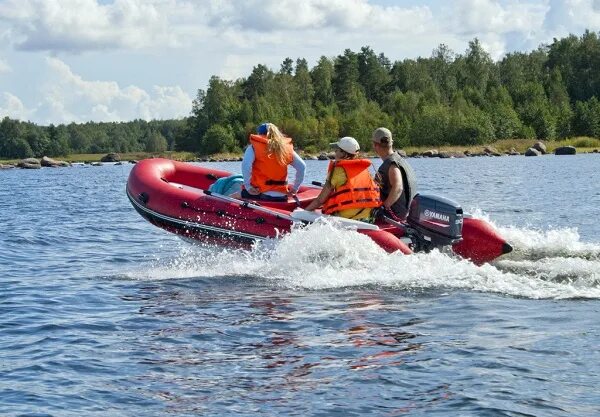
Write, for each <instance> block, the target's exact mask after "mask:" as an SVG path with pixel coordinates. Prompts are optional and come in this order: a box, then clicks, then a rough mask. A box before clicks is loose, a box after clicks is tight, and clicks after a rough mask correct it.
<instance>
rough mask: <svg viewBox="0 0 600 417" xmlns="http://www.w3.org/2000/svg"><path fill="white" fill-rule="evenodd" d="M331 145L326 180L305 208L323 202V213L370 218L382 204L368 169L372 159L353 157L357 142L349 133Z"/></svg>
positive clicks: (318, 205)
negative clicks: (315, 196) (373, 211)
mask: <svg viewBox="0 0 600 417" xmlns="http://www.w3.org/2000/svg"><path fill="white" fill-rule="evenodd" d="M330 145H331V146H332V147H333V148H334V149H335V161H330V162H329V167H328V169H327V181H326V182H325V185H324V186H323V189H322V190H321V193H320V194H319V195H318V197H317V198H315V199H314V200H313V201H312V202H311V203H310V204H309V205H308V206H307V207H306V210H314V209H316V208H318V207H320V206H321V205H322V206H323V208H322V212H323V213H324V214H331V215H334V216H340V217H345V218H347V219H355V220H366V221H368V220H370V219H371V212H372V209H373V208H375V207H380V206H381V200H380V197H379V194H380V192H379V187H378V185H377V183H376V182H375V181H374V180H373V178H371V174H370V172H369V168H370V167H371V161H369V160H368V159H359V158H356V157H357V155H358V151H359V149H360V146H359V145H358V142H357V141H356V139H354V138H352V137H349V136H346V137H343V138H341V139H340V140H339V141H337V142H335V143H331V144H330Z"/></svg>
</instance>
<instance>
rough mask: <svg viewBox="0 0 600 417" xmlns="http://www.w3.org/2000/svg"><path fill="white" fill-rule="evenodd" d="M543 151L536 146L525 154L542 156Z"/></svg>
mask: <svg viewBox="0 0 600 417" xmlns="http://www.w3.org/2000/svg"><path fill="white" fill-rule="evenodd" d="M541 154H542V153H541V152H540V151H538V150H537V149H535V148H529V149H527V150H526V151H525V156H540V155H541Z"/></svg>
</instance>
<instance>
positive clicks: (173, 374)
mask: <svg viewBox="0 0 600 417" xmlns="http://www.w3.org/2000/svg"><path fill="white" fill-rule="evenodd" d="M214 289H215V290H216V289H218V287H216V288H214ZM214 295H215V294H211V290H210V289H208V291H207V288H206V287H204V288H203V286H199V285H198V283H197V282H194V281H193V280H186V282H178V284H177V287H176V288H173V286H172V285H169V284H168V283H166V284H164V283H161V285H142V286H140V287H138V293H136V294H129V295H127V296H124V297H122V299H123V300H124V301H126V302H133V303H135V304H139V309H138V317H137V318H136V320H135V321H136V322H140V321H142V322H144V323H145V327H146V328H148V330H147V332H146V333H145V334H144V337H143V338H142V339H140V340H139V341H138V342H137V344H136V347H137V348H138V349H139V350H140V351H143V354H142V355H141V356H140V357H139V358H138V364H139V365H140V366H143V368H144V369H146V371H145V373H144V374H143V375H140V376H139V381H140V383H141V382H142V381H144V383H145V384H147V385H148V388H149V389H148V390H147V395H149V396H151V397H152V398H154V399H160V400H161V401H164V402H166V403H168V409H169V410H170V411H171V412H175V411H177V412H184V411H185V412H192V411H201V410H206V409H214V406H215V405H216V404H221V405H224V406H233V404H232V403H229V402H228V401H227V400H226V398H227V397H231V394H232V393H235V396H236V397H238V398H239V396H242V397H244V398H246V399H248V400H249V401H251V402H254V401H256V402H257V403H258V402H260V401H263V400H265V399H267V398H270V399H273V398H277V396H278V395H279V394H281V393H282V392H304V393H308V392H311V393H315V392H321V391H323V390H325V389H327V388H326V387H327V386H329V385H331V386H333V387H332V389H334V390H335V389H337V387H338V386H339V384H343V381H344V379H346V380H354V379H356V378H358V379H359V380H360V379H363V378H367V379H369V380H373V378H375V379H379V378H381V377H380V376H376V375H375V374H373V373H372V371H374V370H377V369H379V368H381V369H385V370H387V371H388V372H389V371H392V370H394V369H396V372H398V371H400V370H401V369H402V367H403V366H404V364H405V363H406V362H407V361H408V362H410V360H411V359H410V356H411V355H414V354H415V353H416V352H418V351H419V350H421V349H423V347H424V345H423V344H422V343H420V342H418V339H419V337H418V334H416V333H413V332H411V327H412V326H414V325H417V324H422V323H423V320H422V319H419V318H416V317H412V318H410V319H402V318H401V317H398V318H396V317H395V316H394V315H390V313H391V312H401V311H402V310H403V309H404V308H405V306H403V305H401V304H400V305H397V304H393V303H390V300H386V299H384V298H382V297H380V296H378V295H377V293H373V292H368V293H357V294H345V293H341V294H339V295H337V296H334V297H329V298H328V300H327V301H326V307H325V308H323V309H315V307H316V306H315V305H314V301H312V300H309V299H305V298H304V297H302V296H298V294H295V295H293V296H290V297H286V296H285V294H284V296H281V295H280V294H275V293H273V291H271V290H268V289H265V292H264V293H262V294H261V293H255V294H244V297H243V298H242V297H240V294H239V293H238V294H237V295H236V296H232V297H223V295H220V296H219V297H214ZM322 301H325V300H322ZM365 371H371V372H369V373H368V374H365V375H364V376H360V373H363V372H365ZM348 372H351V373H348ZM355 372H358V373H359V374H354V373H355ZM182 375H185V376H182ZM233 375H235V376H234V377H232V376H233ZM386 378H389V376H386ZM182 393H183V394H182ZM278 401H283V402H284V403H285V399H284V398H279V399H278ZM199 402H201V403H203V404H204V405H202V406H201V405H199ZM207 404H212V406H208V408H206V407H207Z"/></svg>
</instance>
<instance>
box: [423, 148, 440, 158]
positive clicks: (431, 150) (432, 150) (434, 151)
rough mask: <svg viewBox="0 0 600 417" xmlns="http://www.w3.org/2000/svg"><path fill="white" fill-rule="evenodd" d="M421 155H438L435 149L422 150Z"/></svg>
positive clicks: (430, 156) (426, 156)
mask: <svg viewBox="0 0 600 417" xmlns="http://www.w3.org/2000/svg"><path fill="white" fill-rule="evenodd" d="M421 155H422V156H424V157H425V158H437V157H438V155H439V152H438V150H437V149H430V150H428V151H425V152H423V153H422V154H421Z"/></svg>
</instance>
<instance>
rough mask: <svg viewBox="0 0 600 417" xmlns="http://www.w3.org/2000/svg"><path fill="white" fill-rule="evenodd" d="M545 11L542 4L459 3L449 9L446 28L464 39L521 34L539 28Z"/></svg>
mask: <svg viewBox="0 0 600 417" xmlns="http://www.w3.org/2000/svg"><path fill="white" fill-rule="evenodd" d="M547 11H548V6H547V5H546V4H545V2H537V3H530V2H509V3H507V4H502V3H501V2H500V1H493V0H459V1H456V2H454V3H453V4H452V8H451V10H450V12H451V15H452V18H451V19H450V20H449V22H451V25H452V26H451V27H448V28H447V29H448V30H450V31H453V32H455V33H463V34H465V35H468V36H474V35H481V34H486V33H493V34H496V35H500V34H506V33H510V32H515V31H517V32H522V33H524V34H527V33H530V32H533V31H537V30H539V29H540V28H541V27H542V24H543V21H544V16H545V14H546V12H547Z"/></svg>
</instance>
